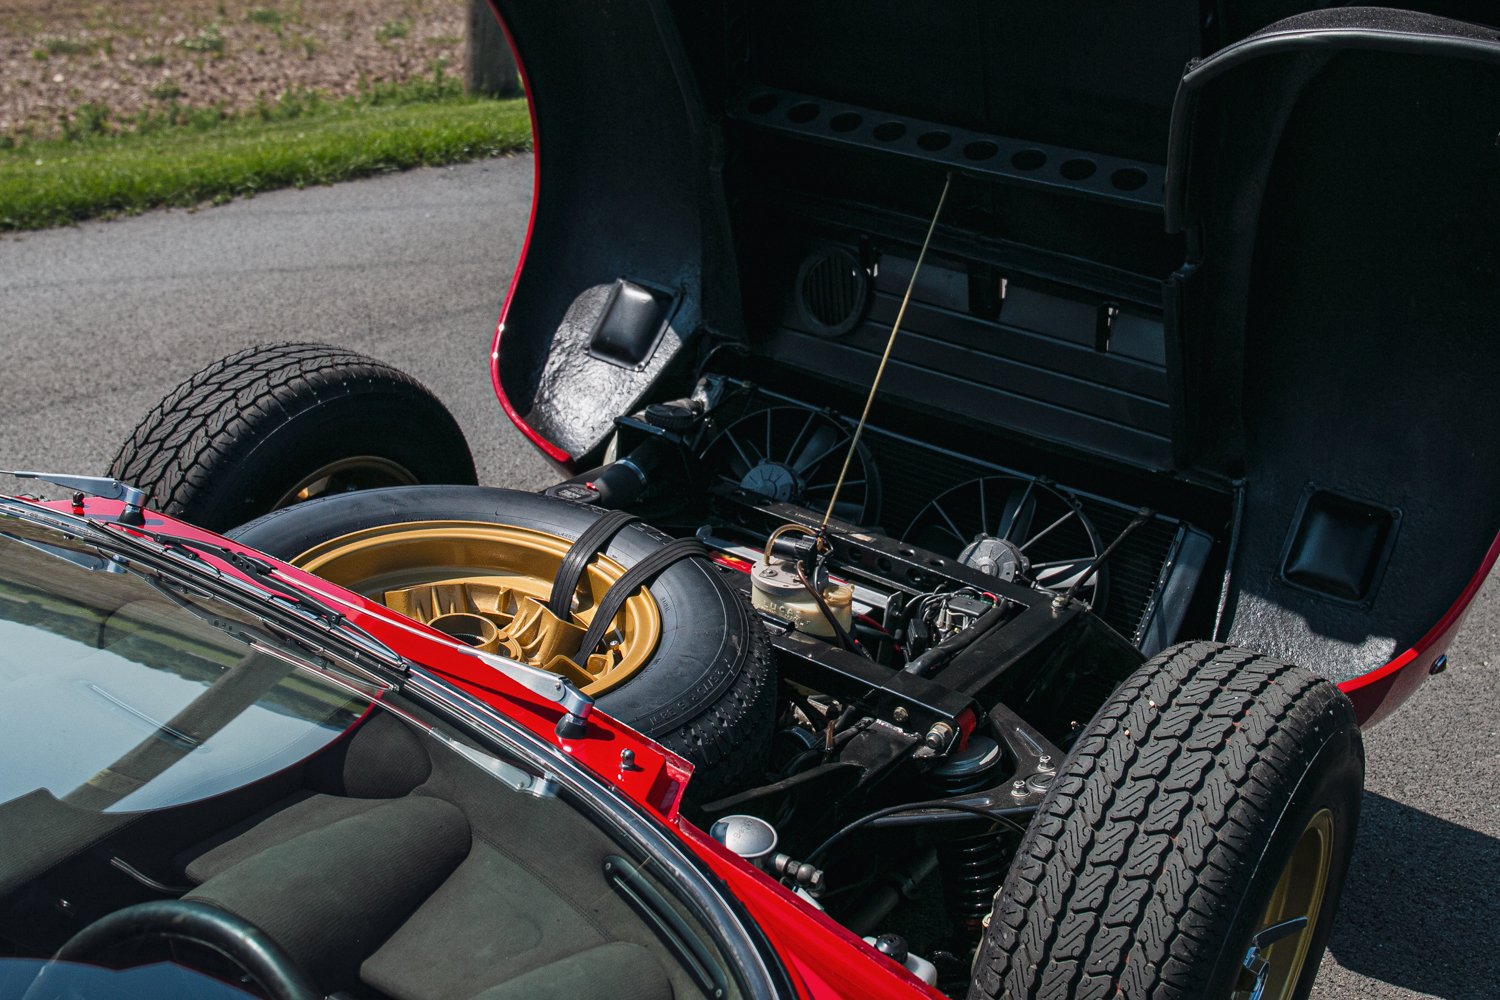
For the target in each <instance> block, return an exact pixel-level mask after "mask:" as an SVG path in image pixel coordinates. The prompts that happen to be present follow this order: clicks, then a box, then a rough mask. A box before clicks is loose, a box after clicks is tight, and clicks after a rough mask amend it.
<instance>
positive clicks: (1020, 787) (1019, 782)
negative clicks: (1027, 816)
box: [1010, 778, 1026, 799]
mask: <svg viewBox="0 0 1500 1000" xmlns="http://www.w3.org/2000/svg"><path fill="white" fill-rule="evenodd" d="M1010 794H1012V795H1014V796H1015V797H1016V798H1018V799H1024V798H1025V797H1026V780H1025V779H1024V778H1017V779H1016V780H1015V781H1013V782H1011V784H1010Z"/></svg>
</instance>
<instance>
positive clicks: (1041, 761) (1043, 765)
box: [1036, 753, 1052, 771]
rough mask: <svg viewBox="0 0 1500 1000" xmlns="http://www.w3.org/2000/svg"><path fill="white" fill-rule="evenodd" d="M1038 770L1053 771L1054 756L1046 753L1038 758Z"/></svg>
mask: <svg viewBox="0 0 1500 1000" xmlns="http://www.w3.org/2000/svg"><path fill="white" fill-rule="evenodd" d="M1036 769H1037V770H1038V771H1050V770H1052V755H1051V754H1050V753H1044V754H1042V755H1041V756H1040V757H1038V758H1037V759H1036Z"/></svg>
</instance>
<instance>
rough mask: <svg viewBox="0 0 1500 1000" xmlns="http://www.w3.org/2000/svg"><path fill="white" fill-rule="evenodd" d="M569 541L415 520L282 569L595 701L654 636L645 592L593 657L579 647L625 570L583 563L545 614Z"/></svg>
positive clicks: (625, 674) (652, 610)
mask: <svg viewBox="0 0 1500 1000" xmlns="http://www.w3.org/2000/svg"><path fill="white" fill-rule="evenodd" d="M572 544H573V543H572V542H571V541H569V540H568V539H566V538H561V537H559V536H557V535H550V534H547V533H546V532H542V531H532V530H530V529H527V528H515V527H511V526H509V525H500V524H486V523H484V522H476V521H415V522H410V523H407V524H391V525H384V526H382V527H378V528H367V529H365V530H363V531H356V532H353V533H351V534H347V535H341V536H340V537H338V538H334V539H331V540H329V541H326V542H324V543H323V544H321V545H316V546H314V547H313V548H310V549H308V550H307V551H306V552H303V553H302V554H300V555H298V556H296V557H295V558H293V559H291V560H289V561H290V562H291V563H292V565H294V566H298V567H300V568H302V569H305V570H307V571H308V572H309V573H314V574H316V575H318V576H321V577H322V578H324V579H325V580H330V581H332V582H333V583H337V584H338V585H340V586H342V587H347V588H348V589H349V590H352V591H354V592H355V593H358V594H360V595H362V596H364V597H367V598H370V599H371V600H375V601H380V602H382V603H383V604H385V606H386V607H388V608H390V609H391V610H393V611H399V612H400V613H401V614H404V615H406V616H407V617H409V618H414V619H416V620H417V621H419V622H422V623H424V624H427V625H431V626H432V627H433V628H435V629H437V630H438V631H440V632H443V633H444V634H446V635H450V636H452V637H454V638H455V639H458V640H459V641H461V642H464V643H466V644H468V645H470V646H474V647H475V648H478V649H483V650H486V651H488V652H499V653H502V654H504V655H506V656H509V657H511V658H512V659H516V660H521V661H522V662H524V663H529V664H531V665H533V666H539V667H543V668H545V669H547V670H551V671H553V672H555V673H559V674H562V675H563V676H564V677H567V678H568V679H569V680H571V681H572V682H573V683H574V684H576V685H578V687H579V689H580V690H582V691H583V693H584V694H587V695H598V694H602V693H604V692H605V691H608V690H610V689H611V688H613V687H615V686H617V685H619V684H620V683H622V682H624V681H625V680H627V679H629V678H630V677H631V676H632V675H633V674H634V673H635V672H636V671H638V670H640V669H641V667H643V666H645V665H646V661H647V660H648V659H650V657H651V654H652V653H653V652H654V651H655V649H656V641H657V639H658V637H659V636H660V635H661V612H660V611H659V610H658V609H657V607H656V602H655V601H654V600H653V599H652V598H651V595H650V593H649V592H648V591H646V590H644V589H642V590H640V591H637V592H636V593H635V594H632V595H631V596H630V597H629V598H627V599H626V601H625V604H624V606H623V607H621V609H620V611H619V613H618V614H616V615H615V618H614V622H613V623H612V627H611V628H610V629H609V630H608V631H607V632H606V633H605V636H604V640H603V642H602V643H601V644H600V646H599V648H598V649H596V650H580V649H579V648H578V647H579V643H580V642H581V641H582V639H583V635H584V633H585V632H586V631H588V628H589V626H590V624H591V623H592V622H593V619H594V612H595V610H596V609H597V607H598V603H599V600H600V599H601V598H603V596H604V594H605V592H606V591H607V590H609V588H610V585H611V584H613V583H614V582H615V581H616V580H618V579H619V578H620V577H621V576H623V575H624V574H625V567H623V566H621V565H620V564H619V563H617V562H615V561H614V560H613V559H610V558H609V557H608V556H605V555H599V556H596V557H595V558H594V559H593V560H592V561H590V563H589V565H588V568H587V570H586V571H585V573H584V575H583V579H582V580H581V581H580V583H579V587H578V590H577V592H576V593H575V594H574V596H573V609H572V613H571V614H570V615H569V616H568V620H566V621H564V620H562V619H560V618H558V617H557V616H555V615H553V614H552V612H551V611H550V610H548V609H547V607H546V602H547V600H548V599H549V598H550V597H551V595H552V580H553V578H554V577H555V576H556V575H557V570H558V567H559V566H560V565H561V564H562V560H563V557H564V556H565V555H567V553H568V549H569V548H570V547H571V546H572Z"/></svg>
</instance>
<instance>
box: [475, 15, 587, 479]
mask: <svg viewBox="0 0 1500 1000" xmlns="http://www.w3.org/2000/svg"><path fill="white" fill-rule="evenodd" d="M496 19H497V20H499V22H500V30H501V31H503V32H505V41H506V43H507V44H508V45H509V46H510V54H511V56H512V58H514V59H515V61H516V73H517V74H518V75H519V76H520V78H521V89H522V91H524V92H525V94H526V110H527V111H528V112H529V113H530V115H531V215H530V217H529V218H527V220H526V239H525V240H523V241H522V243H521V256H520V257H519V258H517V260H516V270H515V273H514V274H512V275H511V278H510V288H509V289H507V290H506V292H505V304H504V305H503V306H501V307H500V321H499V322H498V323H496V324H495V339H494V341H493V342H491V344H490V383H491V384H492V385H493V386H494V387H495V396H496V397H497V398H498V399H499V400H500V408H501V409H502V410H504V411H505V415H506V416H507V417H509V418H510V422H511V423H513V424H515V425H516V427H517V428H519V429H520V431H521V433H522V434H525V435H526V438H527V440H529V441H530V442H531V443H532V444H534V445H536V446H537V447H538V448H540V449H541V450H542V454H544V455H546V456H547V457H548V458H550V459H552V460H553V461H554V462H558V463H561V464H562V466H563V467H564V468H566V469H568V471H569V472H571V471H572V465H571V463H572V456H570V455H569V454H568V453H567V452H566V451H564V450H563V449H561V448H559V447H558V446H557V445H555V444H553V443H552V442H551V441H548V440H547V439H546V438H544V437H542V436H541V435H540V434H538V433H537V432H536V431H535V430H533V429H532V428H531V425H530V424H528V423H527V422H526V421H525V420H523V419H522V418H521V415H520V414H519V413H517V412H516V408H515V407H514V406H512V405H511V402H510V397H508V396H507V395H505V387H504V386H503V385H502V384H501V383H500V336H501V335H502V334H503V333H505V317H506V316H508V315H510V302H511V299H512V298H513V297H514V296H515V294H516V282H517V281H519V280H520V279H521V268H523V267H525V266H526V251H527V250H529V249H531V231H532V227H534V226H535V225H536V206H537V201H538V200H539V195H540V194H541V192H540V190H539V189H540V188H541V184H542V180H541V178H542V173H541V171H540V170H537V169H536V161H537V157H538V156H539V155H540V152H539V143H538V141H537V129H536V103H535V102H534V101H533V100H532V99H531V81H530V80H528V79H527V77H526V64H525V63H523V62H521V53H520V52H519V51H517V49H516V41H515V39H514V38H512V37H511V36H510V29H509V28H507V27H506V26H505V19H504V18H502V17H500V16H499V14H498V12H497V13H496Z"/></svg>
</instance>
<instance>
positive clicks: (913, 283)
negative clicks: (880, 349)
mask: <svg viewBox="0 0 1500 1000" xmlns="http://www.w3.org/2000/svg"><path fill="white" fill-rule="evenodd" d="M952 184H953V171H951V170H950V171H948V177H947V179H946V180H944V181H943V194H942V197H940V198H938V204H937V211H936V212H933V213H932V223H931V224H930V225H928V227H927V238H926V239H924V240H923V241H922V252H921V253H919V254H917V266H916V267H913V268H912V269H911V280H910V281H909V282H907V283H906V295H905V297H903V298H902V299H901V309H900V311H899V312H897V313H896V322H895V323H894V324H893V325H892V326H891V336H890V339H889V340H887V341H886V342H885V353H884V354H882V355H881V356H880V367H879V368H877V369H875V381H874V382H873V383H871V385H870V395H869V396H868V397H866V399H865V412H864V413H862V414H860V416H859V426H857V427H855V428H854V437H853V438H851V439H850V441H849V452H848V454H846V455H845V456H844V467H843V468H842V469H840V470H839V481H838V482H837V483H836V484H834V487H833V497H832V498H831V499H829V501H828V509H827V510H826V511H824V512H823V527H825V528H826V527H828V519H829V518H830V517H832V516H833V505H834V504H836V503H838V502H839V490H841V489H843V488H844V477H845V476H847V475H848V474H849V463H850V461H852V460H853V458H854V449H855V448H857V447H859V436H860V435H861V434H863V433H864V431H865V421H866V420H868V419H869V418H870V407H871V406H873V405H874V404H875V392H876V390H877V389H879V388H880V379H881V377H882V376H883V375H885V363H886V362H887V361H889V360H890V358H891V348H893V347H895V346H896V334H897V333H899V332H901V320H903V319H904V318H905V317H906V305H907V303H908V302H910V301H911V293H912V289H914V288H916V287H917V272H919V271H921V270H922V262H923V261H924V260H926V259H927V245H928V244H929V243H931V242H932V234H933V231H934V230H936V229H937V224H938V218H939V217H940V216H941V215H942V214H943V203H944V202H945V201H947V200H948V188H949V187H951V186H952Z"/></svg>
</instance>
